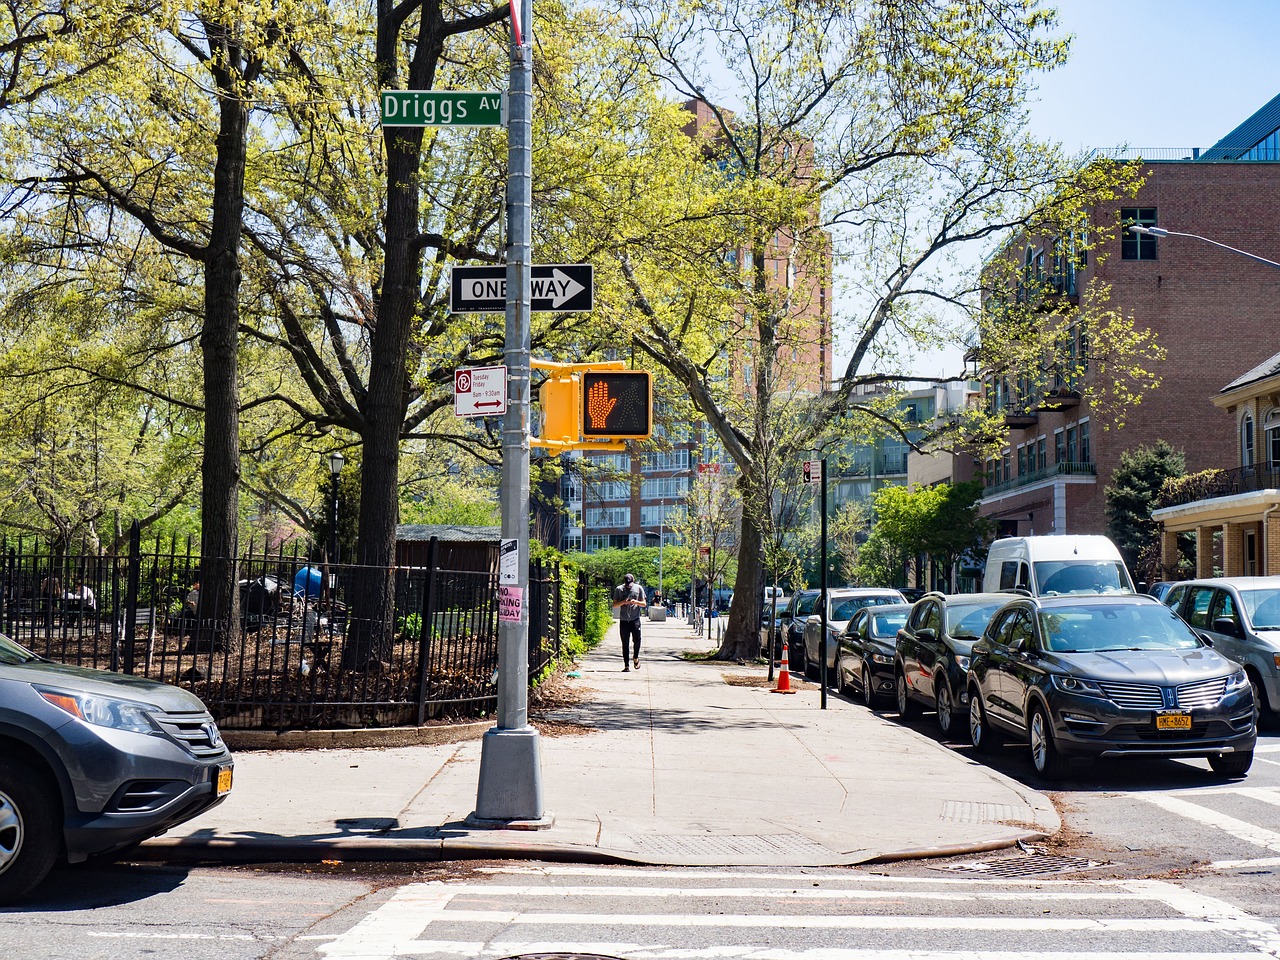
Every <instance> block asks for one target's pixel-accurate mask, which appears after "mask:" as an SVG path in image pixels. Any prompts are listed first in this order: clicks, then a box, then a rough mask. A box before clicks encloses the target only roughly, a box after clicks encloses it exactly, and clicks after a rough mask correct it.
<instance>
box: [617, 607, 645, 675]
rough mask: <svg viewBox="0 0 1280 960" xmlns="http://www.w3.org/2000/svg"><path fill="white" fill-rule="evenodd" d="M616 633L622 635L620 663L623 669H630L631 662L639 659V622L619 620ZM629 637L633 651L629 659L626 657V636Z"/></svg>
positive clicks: (636, 620)
mask: <svg viewBox="0 0 1280 960" xmlns="http://www.w3.org/2000/svg"><path fill="white" fill-rule="evenodd" d="M618 632H619V633H620V634H621V635H622V663H623V669H624V670H629V669H631V661H632V660H639V659H640V620H639V619H638V618H637V619H635V620H619V621H618ZM628 635H630V637H631V649H632V650H633V651H634V652H633V653H632V654H631V656H630V657H628V656H627V636H628Z"/></svg>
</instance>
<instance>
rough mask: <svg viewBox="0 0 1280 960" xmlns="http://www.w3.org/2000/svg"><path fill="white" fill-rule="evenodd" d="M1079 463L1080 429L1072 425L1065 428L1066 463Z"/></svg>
mask: <svg viewBox="0 0 1280 960" xmlns="http://www.w3.org/2000/svg"><path fill="white" fill-rule="evenodd" d="M1079 462H1080V429H1079V428H1078V427H1077V426H1076V425H1075V424H1072V425H1071V426H1069V427H1067V463H1079Z"/></svg>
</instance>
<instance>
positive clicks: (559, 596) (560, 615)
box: [552, 560, 564, 657]
mask: <svg viewBox="0 0 1280 960" xmlns="http://www.w3.org/2000/svg"><path fill="white" fill-rule="evenodd" d="M552 569H553V570H554V571H555V573H554V577H555V585H556V588H555V589H556V656H557V657H559V656H560V640H561V636H562V634H563V633H564V589H563V588H564V584H563V583H562V582H561V580H560V577H561V575H562V574H563V572H564V571H563V570H562V568H561V566H560V561H559V560H557V561H556V562H555V564H554V566H553V567H552Z"/></svg>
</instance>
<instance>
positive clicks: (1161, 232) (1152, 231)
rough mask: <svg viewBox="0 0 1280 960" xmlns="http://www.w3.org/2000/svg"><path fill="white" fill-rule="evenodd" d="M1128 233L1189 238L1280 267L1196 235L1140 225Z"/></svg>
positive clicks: (1261, 258) (1133, 226)
mask: <svg viewBox="0 0 1280 960" xmlns="http://www.w3.org/2000/svg"><path fill="white" fill-rule="evenodd" d="M1129 232H1130V233H1136V234H1138V235H1139V236H1142V237H1190V238H1191V239H1192V240H1202V241H1204V242H1205V243H1207V244H1210V245H1211V246H1215V247H1221V248H1222V249H1223V250H1230V251H1231V252H1232V253H1238V254H1240V256H1242V257H1248V258H1249V259H1250V260H1257V261H1258V262H1259V263H1265V264H1266V265H1267V266H1269V267H1280V263H1276V261H1274V260H1268V259H1267V258H1266V257H1260V256H1258V255H1257V254H1256V253H1249V252H1248V251H1247V250H1241V249H1239V248H1238V247H1229V246H1227V245H1226V244H1225V243H1219V242H1218V241H1217V240H1210V239H1209V238H1208V237H1202V236H1200V235H1199V234H1198V233H1180V232H1179V231H1177V230H1166V229H1165V228H1164V227H1144V226H1143V225H1142V224H1140V223H1134V224H1130V226H1129Z"/></svg>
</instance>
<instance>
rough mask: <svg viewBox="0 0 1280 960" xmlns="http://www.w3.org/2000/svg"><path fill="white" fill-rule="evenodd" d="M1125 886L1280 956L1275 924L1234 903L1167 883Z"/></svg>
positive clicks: (1140, 882)
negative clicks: (1250, 913) (1251, 914)
mask: <svg viewBox="0 0 1280 960" xmlns="http://www.w3.org/2000/svg"><path fill="white" fill-rule="evenodd" d="M1123 886H1124V887H1125V888H1126V889H1128V890H1132V891H1133V892H1135V893H1144V894H1146V895H1147V896H1149V897H1151V899H1153V900H1159V901H1161V902H1163V903H1165V904H1167V905H1168V906H1170V907H1172V908H1173V909H1174V910H1177V911H1178V912H1179V913H1181V914H1182V915H1183V916H1185V917H1189V918H1195V919H1200V920H1204V921H1205V922H1207V923H1209V924H1213V925H1218V926H1220V927H1221V928H1222V929H1224V930H1230V931H1231V932H1232V933H1234V934H1237V935H1239V936H1240V937H1241V938H1242V939H1243V940H1245V941H1246V942H1247V943H1249V944H1250V945H1251V946H1252V947H1254V948H1255V949H1257V950H1259V951H1261V952H1262V953H1264V954H1266V955H1267V956H1270V957H1280V931H1278V930H1277V929H1276V927H1275V924H1272V923H1267V922H1266V921H1264V920H1258V919H1257V918H1255V917H1253V916H1250V915H1249V914H1247V913H1245V912H1244V911H1243V910H1241V909H1240V908H1239V907H1237V906H1236V905H1235V904H1232V903H1228V902H1227V901H1225V900H1219V899H1217V898H1216V897H1207V896H1205V895H1204V894H1201V893H1196V892H1195V891H1194V890H1188V889H1186V888H1185V887H1179V886H1177V885H1176V884H1172V883H1168V882H1167V881H1164V880H1132V881H1126V882H1125V883H1124V884H1123Z"/></svg>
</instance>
